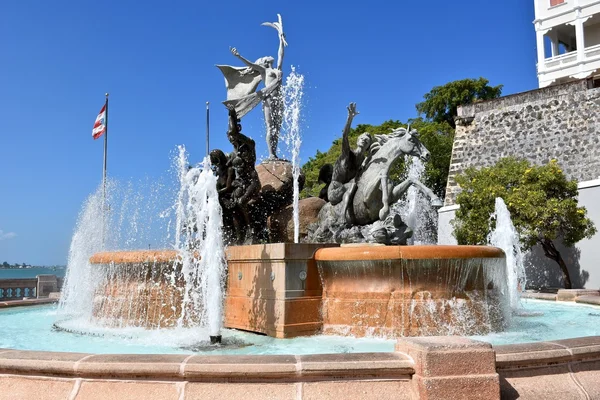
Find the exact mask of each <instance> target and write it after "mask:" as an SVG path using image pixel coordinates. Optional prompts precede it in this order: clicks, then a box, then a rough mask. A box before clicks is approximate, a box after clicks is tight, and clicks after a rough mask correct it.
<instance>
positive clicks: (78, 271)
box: [59, 184, 112, 316]
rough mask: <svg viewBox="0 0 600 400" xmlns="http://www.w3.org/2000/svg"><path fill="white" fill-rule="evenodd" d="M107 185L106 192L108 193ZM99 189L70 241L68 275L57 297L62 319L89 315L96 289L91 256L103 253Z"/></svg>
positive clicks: (78, 222) (80, 217) (101, 194)
mask: <svg viewBox="0 0 600 400" xmlns="http://www.w3.org/2000/svg"><path fill="white" fill-rule="evenodd" d="M110 186H112V185H110V184H109V188H108V189H109V190H108V191H109V192H110ZM103 200H104V199H103V188H102V186H100V187H98V189H97V190H96V191H95V192H94V193H93V194H92V195H90V196H89V197H88V198H87V199H86V200H85V202H84V204H83V207H82V210H81V212H80V214H79V217H78V219H77V224H76V227H75V232H74V234H73V238H72V239H71V245H70V247H69V255H68V258H67V273H66V276H65V282H64V285H63V290H62V293H61V297H60V304H59V314H60V315H62V316H78V315H86V316H91V314H92V301H93V296H94V291H95V289H96V287H95V285H94V282H95V280H94V279H93V278H92V277H93V276H94V270H93V269H92V267H91V264H90V261H89V260H90V257H91V256H92V255H93V254H95V253H97V252H99V251H101V250H102V246H103V243H102V238H101V237H99V235H98V233H99V232H100V233H101V232H103V229H104V227H103V225H104V223H105V219H104V218H105V217H104V215H103V207H102V205H103V203H104V201H103Z"/></svg>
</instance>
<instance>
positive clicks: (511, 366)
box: [0, 16, 600, 399]
mask: <svg viewBox="0 0 600 400" xmlns="http://www.w3.org/2000/svg"><path fill="white" fill-rule="evenodd" d="M266 25H267V26H270V27H273V28H275V29H276V30H277V32H278V37H279V57H278V61H277V65H276V67H274V65H273V63H274V59H273V58H271V57H262V58H259V59H258V60H257V61H256V62H255V63H252V62H250V61H248V60H247V59H245V58H244V57H242V56H241V55H240V54H239V52H238V51H237V49H235V48H232V49H231V53H232V54H233V55H234V56H236V57H238V58H239V59H240V60H241V61H242V62H243V63H244V64H245V65H246V67H231V66H225V65H220V66H218V67H219V69H220V70H221V71H222V72H223V74H224V77H225V81H226V87H227V99H226V100H225V101H224V104H225V106H226V107H227V110H228V115H229V129H228V133H227V137H228V139H229V141H230V142H231V144H232V146H233V150H232V151H231V152H230V153H228V154H227V153H226V152H224V151H222V150H218V149H215V150H213V151H211V152H210V157H209V158H207V159H205V160H204V161H203V162H202V163H201V164H199V165H196V166H191V165H189V164H190V163H189V161H188V156H187V154H186V151H185V148H184V147H179V149H178V154H177V157H176V159H177V162H176V170H177V177H178V183H179V190H177V191H173V193H175V192H176V193H177V195H176V196H175V198H174V199H173V202H172V204H170V205H169V206H167V207H166V208H165V207H164V205H161V206H157V207H158V209H159V212H158V213H157V214H158V215H160V217H159V219H161V220H162V221H163V222H165V221H166V222H167V226H168V227H169V228H170V229H169V230H170V231H172V232H171V233H170V234H169V236H168V237H167V240H165V241H160V243H161V245H160V246H158V247H161V248H164V249H162V250H150V249H148V250H135V249H134V248H136V247H137V248H145V244H146V243H149V242H150V240H146V239H147V238H146V236H144V240H145V242H144V241H140V240H137V238H138V236H142V233H143V231H144V227H147V230H149V231H152V230H153V227H154V226H155V224H154V222H152V221H150V222H149V221H144V217H148V216H149V215H150V214H152V212H151V207H145V208H143V209H142V208H141V207H137V208H136V209H135V210H133V211H132V210H131V209H129V208H128V207H129V206H125V205H123V206H122V207H121V211H120V212H118V211H117V209H118V208H119V207H118V201H117V197H118V196H114V193H115V192H118V190H116V188H115V187H116V186H117V185H116V184H114V183H113V182H109V187H108V190H107V191H106V193H107V195H106V196H108V197H105V195H104V193H105V191H104V190H103V188H100V189H99V190H98V191H97V192H96V193H94V194H93V195H91V196H90V198H89V199H88V200H87V201H86V202H85V204H84V207H83V211H82V213H81V214H80V216H79V220H78V224H77V228H76V230H75V233H74V235H73V239H72V243H71V248H70V251H69V268H68V274H67V277H66V283H65V287H64V289H63V293H62V298H61V302H60V305H59V308H58V310H57V311H56V314H54V313H53V312H52V310H51V309H48V308H45V309H44V308H39V309H35V308H34V309H33V310H32V311H29V314H27V315H29V317H30V318H28V319H27V324H23V323H21V324H19V323H18V321H19V319H23V318H22V317H21V314H19V313H18V312H17V313H14V314H11V313H6V312H3V313H2V315H1V318H2V323H0V347H7V348H9V347H11V348H18V349H24V350H44V351H46V350H52V351H53V352H41V351H38V352H26V351H14V350H10V349H0V372H1V374H0V384H4V383H5V382H8V388H9V389H11V390H13V391H14V393H21V392H19V388H21V387H23V386H19V385H23V383H22V382H21V377H20V376H19V375H35V376H30V377H27V379H25V380H24V381H26V384H25V386H27V385H30V386H35V387H36V388H37V390H36V393H38V394H39V393H42V392H43V393H49V392H47V391H45V390H46V389H45V388H43V389H40V386H36V385H45V384H47V382H50V381H52V382H53V383H54V384H55V385H54V386H53V387H54V388H56V390H62V391H63V392H64V393H63V392H61V393H58V394H57V395H56V398H59V397H60V398H66V397H68V398H85V397H86V395H95V394H97V393H102V394H103V395H104V394H105V393H106V398H110V396H111V393H112V395H114V397H115V398H122V396H123V395H124V394H125V393H127V395H129V394H130V393H133V392H136V391H137V390H139V391H146V392H149V391H150V390H152V391H153V392H152V393H153V394H155V396H156V397H157V398H158V397H160V398H204V397H212V396H213V395H214V394H215V393H218V394H220V395H221V397H225V398H227V397H229V398H239V397H242V396H245V397H251V398H266V397H272V398H341V397H344V398H366V397H369V396H371V397H372V394H373V393H381V394H383V395H385V396H388V397H390V398H391V397H393V398H396V397H397V396H401V397H402V398H407V399H408V398H411V399H412V398H465V399H470V398H489V399H493V398H499V395H500V388H501V387H502V393H503V395H507V396H508V397H510V396H512V397H514V393H513V392H511V390H513V389H514V388H513V387H512V386H511V384H513V385H514V387H516V388H517V389H519V390H520V388H521V387H524V386H526V387H527V390H532V393H536V394H539V393H541V392H540V390H541V391H542V392H543V388H542V389H540V388H541V387H543V386H544V385H538V384H537V382H535V378H533V379H534V381H533V382H531V381H529V383H527V382H528V381H527V380H528V379H530V380H531V379H532V378H531V376H532V374H538V375H544V374H548V373H552V374H553V375H552V376H553V378H552V379H553V380H557V381H558V380H560V379H562V377H563V375H564V376H567V378H565V379H569V380H568V382H570V384H571V386H572V388H571V390H570V391H565V392H561V394H560V395H559V397H561V396H562V397H566V396H565V395H564V394H571V393H575V392H576V391H577V390H580V391H584V387H585V386H586V385H588V381H586V379H589V380H590V381H593V378H592V377H590V376H589V375H582V376H580V377H579V378H578V377H576V376H575V375H576V374H577V373H578V372H580V371H581V370H583V371H585V372H586V373H589V370H592V371H593V370H594V368H593V367H589V365H587V364H585V363H586V362H594V363H597V359H598V350H597V349H598V346H599V345H600V340H599V339H598V338H579V339H576V340H571V341H569V340H564V341H556V342H546V343H541V344H539V345H536V344H533V345H532V344H529V345H527V346H510V345H509V346H502V345H500V346H498V345H495V347H494V349H492V347H491V345H490V344H489V343H482V342H478V341H473V340H470V339H468V338H464V337H457V336H459V335H469V336H476V337H477V338H479V339H483V340H486V341H488V342H496V343H505V344H508V343H516V342H519V341H520V342H523V341H531V340H541V339H540V337H541V336H540V329H539V326H542V327H544V329H543V330H544V332H543V334H544V335H546V336H544V337H543V339H544V340H555V339H558V338H561V337H563V336H561V335H563V334H565V333H564V332H565V331H563V330H561V329H571V331H568V333H567V335H568V336H572V337H574V336H578V335H580V332H581V331H582V330H583V329H589V331H586V332H587V333H586V334H588V335H593V334H600V330H594V327H595V326H596V325H593V327H591V328H590V326H589V325H590V324H588V323H586V321H587V319H589V318H590V316H593V315H595V314H593V313H591V312H588V310H587V309H583V310H581V309H579V308H578V307H571V306H564V305H556V306H549V307H548V306H545V307H546V308H545V310H548V312H549V313H550V314H551V315H552V318H553V320H554V321H558V322H557V323H556V324H554V325H557V326H558V327H559V328H560V329H558V330H552V328H554V326H553V324H548V323H547V322H548V321H547V320H543V319H542V318H543V317H544V316H543V313H540V312H533V313H531V312H529V313H527V312H523V313H520V312H517V313H511V311H514V310H515V308H517V307H518V306H519V290H520V289H522V288H523V287H524V284H525V280H524V275H523V273H522V270H521V268H520V267H519V265H521V264H520V262H519V258H520V255H519V253H518V246H516V243H517V241H518V240H517V236H516V234H515V230H514V227H513V226H512V224H511V223H510V217H509V214H508V211H507V210H506V206H505V205H504V204H503V203H502V201H501V200H499V201H497V205H496V213H495V217H494V218H495V219H496V230H495V231H494V232H493V234H492V235H491V236H490V238H489V240H490V243H491V244H492V245H493V246H435V245H428V244H427V243H428V242H430V241H431V239H428V237H427V235H426V234H425V232H426V229H422V228H423V227H424V226H426V225H427V224H423V221H421V219H420V218H421V217H420V215H422V214H423V211H422V209H423V208H424V207H423V206H424V204H425V203H427V204H426V206H427V207H426V208H428V209H429V211H428V212H426V213H425V214H427V213H431V210H434V211H435V210H436V209H437V208H438V207H440V206H441V201H440V199H439V198H437V196H435V194H434V193H433V192H432V191H431V190H430V189H428V188H427V187H426V186H425V185H423V184H422V183H421V182H420V179H421V174H420V173H419V172H422V170H423V165H424V164H423V162H426V161H427V160H428V159H429V152H428V151H427V149H426V148H425V147H424V146H423V145H422V143H421V142H420V141H419V137H418V134H417V132H416V131H415V130H411V129H410V128H408V129H405V128H399V129H396V130H393V131H392V132H390V133H389V134H387V135H375V136H372V135H370V134H368V133H366V134H363V135H361V136H360V137H359V138H358V141H357V143H356V147H355V148H354V149H353V148H351V144H350V143H349V140H348V134H349V131H350V128H351V124H352V120H353V118H354V117H355V116H356V115H358V111H357V109H356V104H355V103H351V104H350V105H349V106H348V119H347V122H346V126H345V129H344V131H343V137H342V154H341V156H340V157H339V159H338V160H337V161H336V163H335V165H330V166H326V167H324V169H323V172H324V173H323V176H324V177H325V178H326V184H327V186H326V187H325V188H324V190H323V191H322V198H323V199H324V200H325V201H321V202H320V203H314V202H313V203H312V205H313V206H314V204H321V205H320V208H319V209H318V210H316V211H317V212H315V213H314V214H315V215H313V216H312V217H313V218H308V217H307V216H310V213H307V212H306V211H307V210H306V209H303V208H302V207H304V205H303V204H306V203H303V201H301V200H299V198H298V195H299V192H300V190H301V187H302V184H303V176H302V174H301V171H300V169H299V158H298V157H299V151H298V150H299V146H300V143H301V138H300V135H299V121H300V109H301V107H300V106H301V98H302V85H303V77H302V76H301V75H299V74H297V73H296V72H295V70H293V69H292V73H291V74H290V76H289V77H288V79H287V80H286V84H285V85H283V68H282V62H283V52H284V48H285V47H286V46H287V41H286V39H285V35H284V34H283V23H282V20H281V16H279V18H278V22H274V23H267V24H266ZM261 82H263V83H264V87H263V88H261V89H260V90H257V88H258V86H259V84H260V83H261ZM261 102H262V103H263V111H264V114H265V122H266V126H267V135H266V136H267V144H268V145H269V159H268V160H266V161H264V162H262V163H260V164H258V165H256V151H255V142H254V140H253V139H252V138H251V137H249V136H247V135H246V134H244V133H242V124H241V118H242V117H243V116H244V115H245V114H247V113H248V112H250V111H251V110H252V109H253V108H254V107H256V106H257V105H258V104H259V103H261ZM282 127H283V131H284V134H285V136H283V138H284V141H285V142H286V143H287V144H288V146H289V147H290V148H291V149H292V150H291V152H292V162H289V161H286V160H281V159H279V158H278V157H277V143H278V140H279V133H280V130H281V128H282ZM400 157H405V158H406V159H407V160H408V161H410V163H409V164H410V165H411V170H410V173H409V174H408V177H407V179H406V180H405V181H403V182H401V183H398V184H397V183H395V182H392V180H391V179H390V177H389V172H390V167H391V165H392V164H393V163H394V161H395V160H397V159H398V158H400ZM407 192H408V194H407ZM173 193H170V195H169V196H168V197H171V196H172V195H173ZM405 195H406V196H405ZM138 197H140V198H141V197H142V196H141V195H140V196H134V198H136V199H137V198H138ZM404 197H407V199H406V200H404ZM124 199H125V200H124V201H123V202H122V203H123V204H125V203H127V202H128V198H127V196H124ZM402 202H404V204H402ZM137 203H138V200H134V201H133V204H134V205H135V204H137ZM149 203H152V204H155V203H157V202H156V198H152V199H151V201H150V202H149ZM107 205H108V206H109V207H108V206H107ZM290 207H291V208H292V209H293V213H292V215H293V217H292V219H293V226H294V235H293V238H292V239H290V240H287V241H284V242H282V241H280V240H277V239H274V238H280V236H278V235H276V234H275V232H274V231H275V230H276V227H277V226H278V225H277V224H278V223H280V222H281V221H279V222H277V221H276V220H277V218H280V219H281V218H282V216H284V215H287V214H286V212H287V211H289V210H290ZM134 208H135V207H134ZM155 211H156V210H155ZM313 211H315V210H313ZM169 216H171V217H174V218H169ZM301 216H302V218H304V219H305V220H301V218H300V217H301ZM307 218H308V219H309V220H308V221H307V220H306V219H307ZM284 222H285V221H284ZM123 225H128V226H129V229H128V231H129V233H128V234H124V233H122V232H121V229H119V226H123ZM302 226H308V228H307V232H306V233H305V234H301V229H300V228H301V227H302ZM165 230H167V229H165ZM99 232H102V233H107V235H106V237H105V236H104V235H103V234H102V237H101V238H99V237H98V236H99ZM121 236H127V237H121ZM117 239H123V240H121V241H119V240H117ZM157 242H158V241H156V242H155V243H157ZM122 243H124V244H125V245H124V246H123V247H119V246H120V245H121V244H122ZM408 243H416V244H414V245H407V244H408ZM225 245H226V246H225ZM494 246H498V247H494ZM124 248H127V249H128V250H124ZM513 260H514V261H513ZM507 263H508V266H507ZM1 306H2V303H0V308H1ZM542 308H543V307H542ZM519 318H520V319H519ZM524 318H525V319H527V320H526V321H525V322H523V319H524ZM515 320H516V321H517V322H516V323H515ZM531 321H535V322H536V323H537V324H538V325H535V324H534V323H532V322H531ZM519 322H520V323H521V325H519ZM567 322H568V323H567ZM44 324H46V325H44ZM50 326H53V328H54V329H50ZM536 326H537V327H538V328H536ZM532 327H533V328H532ZM565 327H566V328H565ZM503 331H506V332H505V333H506V334H504V333H503ZM15 332H16V333H15ZM256 333H258V334H260V335H256ZM27 335H29V336H27ZM519 335H520V336H519ZM91 336H93V337H91ZM21 337H27V338H29V339H28V340H20V338H21ZM517 337H518V338H517ZM280 339H286V340H280ZM24 343H25V344H24ZM57 351H68V352H70V353H59V352H57ZM75 351H79V352H81V353H74V352H75ZM88 352H94V353H117V354H105V355H102V354H87V353H88ZM356 352H360V353H362V354H358V355H357V354H346V353H356ZM374 352H376V353H374ZM123 353H143V355H139V356H135V355H130V354H127V355H125V354H123ZM148 353H174V354H168V355H167V354H148ZM180 353H182V354H180ZM190 353H191V354H190ZM319 353H321V354H319ZM323 353H326V354H323ZM330 353H335V354H330ZM223 354H225V355H223ZM265 354H268V355H269V356H264V355H265ZM550 368H553V369H552V371H551V372H547V371H548V370H549V369H550ZM560 368H562V369H560ZM585 368H587V370H586V369H585ZM595 369H596V370H597V368H595ZM523 370H524V371H525V372H522V371H523ZM539 371H541V372H539ZM554 371H556V372H554ZM40 376H43V378H40ZM500 376H501V377H502V378H503V381H502V383H501V381H500V378H499V377H500ZM596 376H597V374H596ZM577 379H580V380H581V381H583V383H581V382H579V381H578V380H577ZM524 381H525V382H526V383H525V384H524V383H523V382H524ZM571 381H574V382H575V384H572V382H571ZM40 382H41V383H40ZM232 382H233V383H237V384H236V385H229V383H232ZM69 385H71V386H69ZM3 387H4V386H3ZM42 387H43V386H42ZM15 388H16V389H15ZM140 388H142V389H140ZM42 390H44V391H42ZM130 390H131V392H130ZM551 390H552V394H556V388H555V386H552V389H551ZM523 392H524V393H528V392H527V391H526V390H524V391H523ZM14 393H9V395H11V396H13V394H14ZM136 393H138V392H136ZM138 394H139V393H138ZM361 396H362V397H361ZM13 397H15V396H13ZM17 397H18V394H17ZM22 397H23V398H25V397H29V396H25V395H24V396H22ZM140 397H143V396H140ZM534 397H535V396H534ZM547 397H548V396H547V393H545V394H544V395H538V396H537V398H547ZM588 397H589V396H588ZM11 398H12V397H11Z"/></svg>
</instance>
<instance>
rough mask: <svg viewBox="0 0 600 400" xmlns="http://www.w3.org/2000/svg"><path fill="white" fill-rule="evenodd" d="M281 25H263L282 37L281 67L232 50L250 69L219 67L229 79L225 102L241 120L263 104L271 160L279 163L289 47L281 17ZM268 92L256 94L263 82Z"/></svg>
mask: <svg viewBox="0 0 600 400" xmlns="http://www.w3.org/2000/svg"><path fill="white" fill-rule="evenodd" d="M277 16H278V19H279V21H278V22H265V23H263V25H265V26H270V27H273V28H275V29H276V30H277V33H278V36H279V53H278V59H277V65H276V66H275V67H274V66H273V63H274V62H275V59H274V58H273V57H261V58H259V59H258V60H256V61H255V62H252V61H249V60H248V59H246V58H244V57H242V56H241V55H240V53H239V52H238V51H237V49H236V48H235V47H234V48H231V53H232V54H233V55H234V56H236V57H237V58H238V59H240V61H242V62H243V63H244V64H246V67H232V66H229V65H217V67H218V68H219V69H220V70H221V72H222V73H223V76H224V77H225V85H226V87H227V100H226V101H224V102H223V104H225V106H226V107H228V108H230V107H234V108H235V111H236V113H237V115H238V117H239V118H242V117H244V115H246V114H247V113H248V112H250V111H251V110H252V109H253V108H254V107H256V106H257V105H258V104H259V103H260V102H261V101H262V104H263V113H264V117H265V125H266V126H267V135H266V136H267V145H268V148H269V159H271V160H275V159H277V143H278V141H279V132H280V130H281V124H282V121H283V99H282V96H281V85H282V81H283V72H282V68H283V54H284V48H285V46H287V42H286V40H285V35H284V33H283V22H282V21H281V15H279V14H277ZM261 81H262V82H263V83H264V88H262V89H260V90H259V91H256V89H257V88H258V85H259V84H260V82H261Z"/></svg>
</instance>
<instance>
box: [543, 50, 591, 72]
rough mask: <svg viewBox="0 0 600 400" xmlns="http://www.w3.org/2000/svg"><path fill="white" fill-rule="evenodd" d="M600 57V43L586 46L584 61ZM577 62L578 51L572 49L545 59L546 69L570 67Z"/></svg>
mask: <svg viewBox="0 0 600 400" xmlns="http://www.w3.org/2000/svg"><path fill="white" fill-rule="evenodd" d="M598 59H600V44H599V45H595V46H591V47H586V48H585V50H584V52H583V61H584V62H586V61H596V60H598ZM576 62H577V51H571V52H569V53H564V54H561V55H558V56H555V57H551V58H546V59H545V60H544V69H546V70H557V69H560V68H563V67H569V66H571V64H575V63H576Z"/></svg>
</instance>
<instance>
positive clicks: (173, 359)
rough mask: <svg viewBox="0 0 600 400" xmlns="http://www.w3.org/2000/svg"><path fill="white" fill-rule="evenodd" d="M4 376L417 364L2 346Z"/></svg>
mask: <svg viewBox="0 0 600 400" xmlns="http://www.w3.org/2000/svg"><path fill="white" fill-rule="evenodd" d="M0 374H15V375H37V376H53V377H61V378H96V379H132V380H160V381H163V380H168V381H189V382H246V383H247V382H278V381H282V382H304V381H319V380H330V379H333V378H334V379H336V380H356V379H398V378H405V379H409V378H410V377H411V376H412V375H413V374H414V362H413V360H412V359H411V358H410V357H408V356H407V355H405V354H401V353H354V354H352V353H351V354H322V355H319V354H316V355H315V354H313V355H304V356H293V355H269V356H267V355H223V356H222V355H219V356H217V355H215V356H211V355H194V354H86V353H62V352H48V351H29V350H12V349H0Z"/></svg>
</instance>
